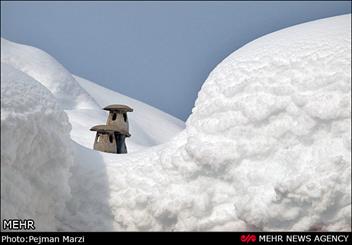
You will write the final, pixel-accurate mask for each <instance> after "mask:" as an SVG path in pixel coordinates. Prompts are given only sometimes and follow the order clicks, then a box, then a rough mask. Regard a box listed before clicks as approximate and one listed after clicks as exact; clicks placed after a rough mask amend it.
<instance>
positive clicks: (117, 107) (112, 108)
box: [104, 104, 133, 112]
mask: <svg viewBox="0 0 352 245" xmlns="http://www.w3.org/2000/svg"><path fill="white" fill-rule="evenodd" d="M104 110H106V111H122V112H131V111H133V109H132V108H131V107H129V106H127V105H117V104H115V105H108V106H106V107H104Z"/></svg>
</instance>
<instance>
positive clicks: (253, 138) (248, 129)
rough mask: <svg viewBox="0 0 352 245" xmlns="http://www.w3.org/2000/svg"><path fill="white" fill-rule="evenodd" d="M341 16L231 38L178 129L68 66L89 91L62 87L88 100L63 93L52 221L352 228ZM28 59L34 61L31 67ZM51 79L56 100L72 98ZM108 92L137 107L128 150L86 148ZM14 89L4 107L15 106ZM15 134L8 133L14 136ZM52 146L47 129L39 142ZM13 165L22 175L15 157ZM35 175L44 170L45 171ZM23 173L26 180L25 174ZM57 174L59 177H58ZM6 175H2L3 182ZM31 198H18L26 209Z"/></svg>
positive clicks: (65, 226) (63, 224)
mask: <svg viewBox="0 0 352 245" xmlns="http://www.w3.org/2000/svg"><path fill="white" fill-rule="evenodd" d="M350 23H351V15H344V16H338V17H333V18H327V19H322V20H318V21H313V22H308V23H305V24H301V25H297V26H294V27H290V28H287V29H284V30H281V31H278V32H275V33H271V34H269V35H266V36H264V37H261V38H259V39H257V40H255V41H253V42H251V43H249V44H247V45H245V46H244V47H242V48H241V49H239V50H237V51H236V52H234V53H233V54H231V55H230V56H229V57H228V58H226V59H225V60H224V61H223V62H221V63H220V64H219V65H218V66H217V67H216V68H215V69H214V71H212V72H211V74H210V75H209V77H208V79H207V80H206V81H205V83H204V85H203V86H202V89H201V91H200V92H199V94H198V99H197V101H196V103H195V107H194V109H193V112H192V115H191V116H190V118H189V119H188V120H187V128H186V129H185V130H183V131H182V132H181V130H182V123H180V122H179V121H178V120H176V119H173V118H172V117H170V116H164V115H163V114H162V113H161V112H160V113H161V114H160V113H159V112H156V111H155V110H156V109H153V108H150V107H148V106H145V105H143V104H141V106H140V105H139V103H140V102H138V101H135V100H132V99H129V98H126V97H124V96H123V95H120V94H118V93H115V92H113V91H110V90H107V89H104V88H101V87H100V86H98V85H96V84H94V83H92V82H89V81H86V80H84V79H80V78H78V77H74V76H72V78H73V80H70V82H67V85H68V86H70V83H75V84H76V85H74V86H78V87H79V88H80V89H79V91H81V92H80V93H82V94H84V97H86V98H87V100H89V101H90V102H89V103H88V102H87V103H86V102H85V101H84V100H80V99H77V96H73V97H72V98H70V99H72V100H74V101H81V103H83V104H89V105H90V107H89V108H83V107H79V106H75V107H67V106H62V105H61V107H62V108H64V109H65V112H66V113H67V115H68V117H69V121H70V123H71V124H72V131H71V137H72V139H73V140H74V141H72V142H71V149H72V151H73V154H72V155H70V154H69V152H66V153H67V156H66V157H67V159H70V157H72V158H73V159H74V163H73V165H72V168H71V169H70V174H71V175H72V176H71V178H70V179H69V188H70V192H71V197H70V198H69V197H66V199H65V201H66V206H65V208H64V210H63V213H61V212H60V213H58V214H57V215H56V219H55V225H56V229H58V230H350V229H351V138H350V135H351V24H350ZM2 45H3V43H2ZM11 45H14V46H15V45H16V44H11ZM2 49H6V46H5V48H4V47H2ZM17 50H18V52H19V54H18V53H16V52H14V53H16V54H9V55H8V56H7V58H6V59H5V60H4V61H3V60H2V61H3V62H8V61H9V60H10V61H11V62H10V64H12V65H13V66H15V65H14V64H13V63H16V62H15V61H16V59H11V56H12V55H14V56H15V57H17V58H20V57H21V54H20V52H21V50H20V49H17ZM4 52H7V51H4ZM40 58H41V57H38V59H39V61H38V62H40ZM19 63H20V64H21V65H18V64H17V68H18V67H27V63H26V62H23V63H21V62H19ZM53 66H56V64H53ZM15 67H16V66H15ZM49 68H50V67H49ZM49 68H48V69H49ZM31 69H34V71H31V73H32V74H36V73H37V71H36V69H37V68H36V67H31ZM50 69H51V68H50ZM53 69H56V70H57V68H53ZM20 70H22V71H23V69H20ZM2 72H3V71H2ZM4 72H5V73H6V72H7V71H6V69H5V71H4ZM26 72H29V71H28V70H27V71H26ZM65 72H66V71H65ZM5 76H7V75H6V74H5ZM60 76H61V75H60ZM37 78H38V77H37ZM38 79H40V78H38ZM52 81H54V84H51V85H50V84H49V85H50V86H49V85H48V84H46V83H45V82H43V81H39V82H41V83H42V84H44V85H45V86H47V87H48V88H49V87H51V86H53V87H55V86H59V85H55V81H56V80H55V79H53V80H52ZM57 81H60V80H57ZM65 81H68V80H65ZM32 83H33V81H32ZM1 86H2V87H1V89H2V94H1V95H2V101H3V98H4V97H3V85H1ZM9 87H11V86H10V85H9ZM8 89H10V88H6V87H5V90H8ZM12 90H13V89H12ZM49 90H50V91H51V92H52V93H53V95H54V96H55V97H56V100H57V101H58V103H59V104H60V103H63V102H62V101H64V102H65V104H74V103H71V101H70V100H68V101H66V100H61V99H60V97H61V94H60V93H55V90H52V89H50V88H49ZM4 96H5V99H6V96H7V95H6V93H4ZM30 97H31V96H30ZM114 97H117V98H119V100H121V101H123V102H124V103H127V104H133V106H135V107H136V108H138V110H136V113H135V112H133V113H135V114H134V116H133V113H131V119H133V121H134V122H132V123H131V129H132V128H134V129H133V130H135V131H134V132H133V131H132V138H131V142H130V146H131V149H132V151H134V152H132V153H129V154H126V155H114V154H108V153H102V152H96V151H93V150H91V149H89V148H90V146H89V142H92V141H91V140H92V139H93V138H92V135H89V134H88V133H87V129H88V128H89V127H90V126H91V125H90V124H96V122H98V121H99V123H100V121H101V120H103V118H104V120H106V117H105V116H106V114H105V112H102V111H100V107H102V106H104V105H105V104H106V103H108V104H110V103H111V102H112V99H113V98H114ZM80 98H82V97H80ZM16 101H17V99H15V100H13V103H10V104H9V105H10V106H8V108H7V109H6V111H9V112H11V111H12V110H13V111H16V108H17V105H16V103H17V102H16ZM19 101H20V99H19ZM92 101H93V102H92ZM44 102H45V100H44ZM66 102H67V103H66ZM51 103H52V102H51ZM76 104H77V103H76ZM43 105H45V103H44V104H43ZM133 106H132V107H133ZM12 107H13V109H11V108H12ZM1 110H2V115H1V127H2V128H1V130H2V135H3V133H4V132H3V131H4V130H7V129H6V127H5V128H4V127H3V121H4V124H5V125H6V124H7V123H8V120H7V119H6V117H5V118H4V120H3V103H2V105H1ZM58 110H61V109H58ZM137 111H138V113H137ZM19 112H21V110H20V111H19ZM143 112H145V113H143ZM151 113H153V115H151V117H147V118H148V119H146V118H144V116H145V115H150V114H151ZM5 115H7V113H5ZM43 115H45V114H43ZM60 115H61V112H60ZM160 115H161V116H160ZM133 117H134V118H133ZM24 121H25V120H24ZM164 123H165V124H167V125H168V126H167V127H166V128H165V134H167V136H165V137H164V138H162V135H164V133H162V132H163V131H162V130H160V131H159V132H160V134H158V127H160V126H162V125H164ZM23 124H24V125H26V123H23ZM151 125H152V126H156V127H155V128H150V127H151ZM59 126H60V125H58V127H59ZM149 129H151V130H153V131H152V132H154V133H153V135H154V137H155V138H154V139H151V138H150V137H153V135H151V134H150V131H148V130H149ZM169 130H170V131H169ZM23 132H26V131H23ZM6 133H7V134H8V135H9V134H10V132H5V134H6ZM26 134H27V132H26ZM176 134H177V136H176V137H174V138H172V137H173V136H175V135H176ZM63 135H65V134H63ZM8 137H10V136H8ZM62 137H63V138H67V137H66V136H65V137H64V136H62ZM133 137H135V138H136V140H135V141H133V142H132V139H133ZM138 138H139V139H138ZM6 139H7V138H6ZM9 139H11V138H9ZM15 139H16V141H15V142H13V145H15V148H19V147H20V146H19V144H18V143H17V139H18V138H15ZM159 143H164V144H160V145H157V144H159ZM32 144H33V143H32ZM34 144H36V143H35V142H34ZM155 145H157V146H155ZM52 146H53V144H52V143H51V141H50V140H48V144H47V146H46V147H43V146H41V147H42V149H45V150H46V149H47V148H48V149H50V147H52ZM150 146H153V147H150ZM32 147H36V146H35V145H34V146H32ZM58 147H61V146H58ZM147 147H148V148H147ZM1 150H2V153H1V165H2V175H3V171H4V169H3V152H4V150H5V153H4V157H5V156H13V155H14V153H13V152H14V151H10V150H8V149H3V138H2V146H1ZM66 153H65V154H66ZM38 156H40V155H38ZM40 157H41V156H40ZM62 157H65V156H62ZM11 163H12V167H9V168H5V171H6V172H8V173H9V176H10V175H12V172H11V171H12V168H16V165H17V164H19V166H21V164H22V163H21V162H18V163H17V161H11ZM68 163H69V161H68ZM49 164H50V163H47V165H48V167H49ZM66 164H67V163H63V165H65V166H68V165H70V163H69V164H68V165H66ZM7 169H10V170H7ZM20 173H21V175H22V176H24V177H25V178H27V177H26V176H27V172H25V171H24V169H23V168H22V170H20ZM28 175H29V176H30V174H28ZM37 178H39V177H37ZM40 178H41V179H40V180H45V176H43V177H40ZM15 179H16V178H15ZM32 181H33V183H32V182H31V181H29V182H28V183H27V184H28V185H29V186H31V185H33V186H35V183H36V182H35V179H34V180H32ZM62 181H63V182H62V183H61V184H62V185H64V184H66V179H63V180H62ZM3 183H4V182H3V180H2V184H3ZM14 184H15V182H11V179H10V178H9V179H8V182H5V186H7V187H8V188H10V186H12V185H14ZM28 188H30V187H28ZM5 193H6V196H3V195H2V196H1V200H2V202H3V199H4V200H5V199H6V198H7V196H8V197H9V198H13V200H15V199H16V198H18V197H17V196H19V197H21V198H23V199H21V200H23V201H22V202H21V201H19V202H18V203H19V204H18V206H16V205H14V206H12V207H11V208H12V210H15V211H17V214H16V215H19V214H21V212H22V209H21V205H25V203H24V202H25V201H26V200H28V199H29V196H26V195H25V194H24V195H23V196H20V195H17V194H16V193H13V192H10V191H8V192H5ZM54 193H55V192H53V194H54ZM58 195H60V194H58ZM50 197H53V195H50ZM42 201H43V202H48V203H50V201H51V200H50V199H49V200H46V199H42ZM35 205H36V204H32V205H29V207H28V208H30V209H33V210H35V209H36V208H37V206H35ZM7 209H10V207H9V206H8V207H7ZM3 210H5V209H3V205H2V207H1V212H2V213H3ZM60 210H61V209H60ZM5 211H7V210H5ZM60 214H61V215H60ZM32 218H34V219H36V220H38V222H40V223H42V224H45V223H48V222H50V220H47V219H45V218H44V217H43V216H39V215H34V216H33V217H32ZM51 218H52V217H51ZM50 229H55V227H53V225H51V226H50Z"/></svg>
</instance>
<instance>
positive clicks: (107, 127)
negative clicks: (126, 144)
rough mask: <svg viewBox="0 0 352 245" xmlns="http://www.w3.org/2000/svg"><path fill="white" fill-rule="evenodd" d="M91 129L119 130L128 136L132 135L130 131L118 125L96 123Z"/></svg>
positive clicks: (102, 130) (101, 130) (99, 130)
mask: <svg viewBox="0 0 352 245" xmlns="http://www.w3.org/2000/svg"><path fill="white" fill-rule="evenodd" d="M90 130H91V131H98V132H119V133H121V134H124V135H126V136H127V137H130V136H131V135H130V133H129V132H128V131H127V130H126V129H124V128H122V127H119V126H117V125H96V126H94V127H92V128H91V129H90Z"/></svg>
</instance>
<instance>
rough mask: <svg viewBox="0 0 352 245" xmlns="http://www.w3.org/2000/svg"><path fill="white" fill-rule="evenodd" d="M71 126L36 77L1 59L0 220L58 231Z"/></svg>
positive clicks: (66, 188) (69, 159) (69, 160)
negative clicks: (17, 220) (25, 221)
mask: <svg viewBox="0 0 352 245" xmlns="http://www.w3.org/2000/svg"><path fill="white" fill-rule="evenodd" d="M70 129H71V127H70V124H69V122H68V118H67V116H66V114H65V112H63V111H62V110H61V109H59V107H58V105H57V103H56V100H55V97H54V96H53V95H52V94H51V93H50V92H49V91H48V89H46V88H45V87H44V86H42V85H41V84H40V83H39V82H38V81H36V80H34V79H33V78H31V77H29V76H28V75H26V74H24V73H23V72H21V71H19V70H17V69H15V68H14V67H12V66H10V65H8V64H3V63H1V218H2V219H9V218H11V219H13V218H22V219H25V218H29V219H33V220H34V221H35V226H36V228H37V229H38V230H55V229H57V227H56V225H57V216H60V215H62V212H63V210H64V208H65V200H67V199H69V197H70V187H69V184H68V181H69V177H70V174H69V167H70V166H71V165H72V163H73V157H72V154H73V153H72V152H71V149H70V144H71V139H70V136H69V131H70Z"/></svg>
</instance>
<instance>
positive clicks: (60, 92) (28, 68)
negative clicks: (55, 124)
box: [1, 38, 97, 109]
mask: <svg viewBox="0 0 352 245" xmlns="http://www.w3.org/2000/svg"><path fill="white" fill-rule="evenodd" d="M1 62H3V63H7V64H9V65H11V66H13V67H14V68H16V69H17V70H20V71H22V72H24V73H26V74H27V75H29V76H30V77H32V78H34V79H35V80H37V81H39V82H40V83H41V84H43V85H44V86H45V87H46V88H47V89H49V90H50V92H52V93H53V95H54V96H55V97H56V99H57V100H58V104H59V105H60V106H61V107H62V108H63V109H74V108H79V109H96V108H97V104H96V103H95V101H94V100H93V99H92V98H91V97H90V96H89V95H88V94H87V93H86V92H85V91H84V90H83V89H82V88H81V87H80V86H79V84H78V83H77V82H76V80H75V79H74V78H73V76H72V75H71V73H70V72H69V71H67V70H66V69H65V68H64V67H63V66H62V65H61V64H60V63H59V62H57V61H56V60H55V59H54V58H53V57H51V56H50V55H49V54H47V53H45V52H44V51H42V50H40V49H37V48H34V47H31V46H27V45H22V44H18V43H14V42H10V41H8V40H6V39H4V38H1Z"/></svg>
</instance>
